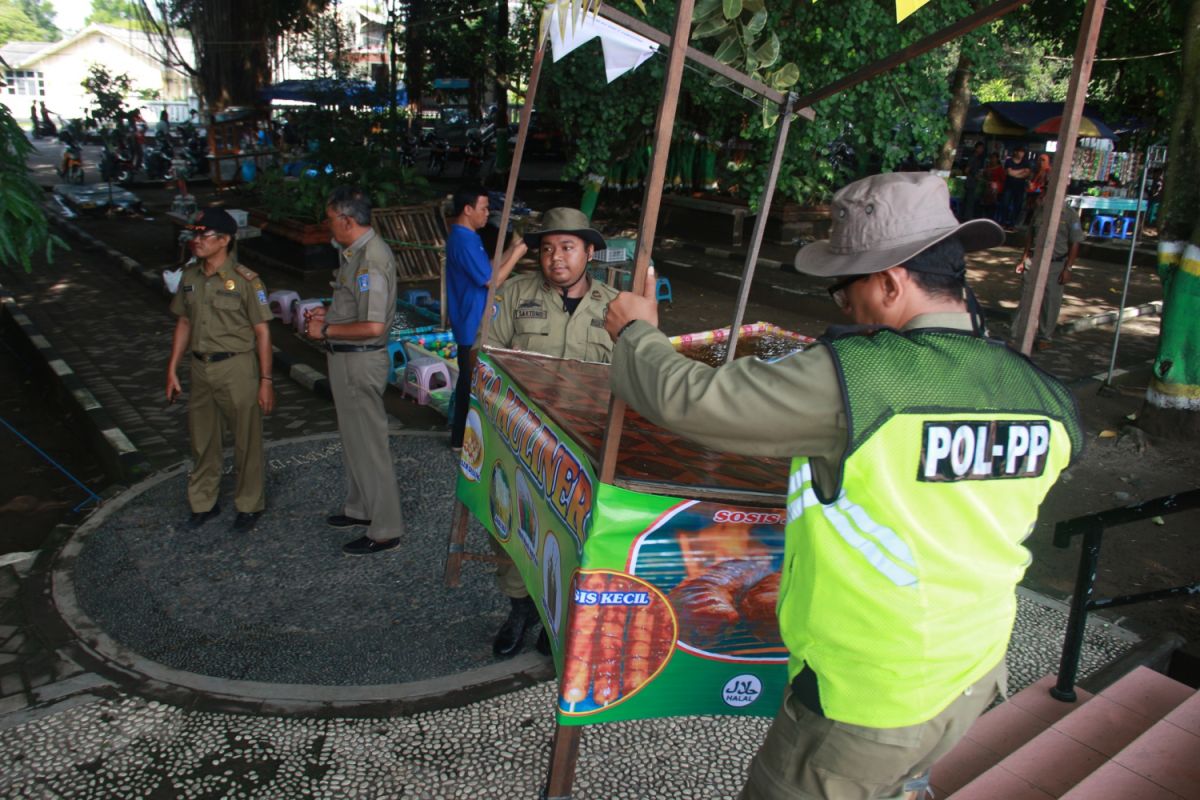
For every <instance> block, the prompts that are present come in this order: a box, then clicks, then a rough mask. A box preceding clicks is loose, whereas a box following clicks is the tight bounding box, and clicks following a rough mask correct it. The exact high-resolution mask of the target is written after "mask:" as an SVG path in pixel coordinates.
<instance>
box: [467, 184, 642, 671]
mask: <svg viewBox="0 0 1200 800" xmlns="http://www.w3.org/2000/svg"><path fill="white" fill-rule="evenodd" d="M525 244H526V246H528V248H529V249H530V250H531V251H532V252H535V253H537V254H538V261H539V262H540V264H541V267H542V272H541V274H540V275H539V274H537V273H526V274H524V275H517V276H514V277H511V278H509V279H508V280H507V281H505V283H504V286H503V287H502V288H501V289H499V290H498V291H497V293H496V305H495V308H494V310H493V314H494V317H493V319H492V322H491V326H490V327H489V328H488V336H487V344H488V345H489V346H491V347H505V348H511V349H513V350H528V351H530V352H533V353H541V354H543V355H548V356H555V357H556V358H571V359H577V360H580V361H599V362H604V363H607V362H608V360H609V357H610V355H611V354H612V340H611V339H610V338H609V336H608V333H607V332H606V331H605V330H604V309H605V308H606V306H607V305H608V302H609V301H610V300H612V299H614V298H615V297H616V296H617V294H618V292H617V290H616V289H614V288H612V287H611V286H608V285H607V284H604V283H600V282H598V281H593V280H592V279H591V276H589V275H588V272H587V265H588V261H589V260H590V259H591V257H592V253H593V252H595V251H596V249H598V248H599V249H603V248H604V246H605V242H604V237H603V236H601V235H600V232H599V231H597V230H596V229H594V228H592V227H591V226H590V225H589V224H588V218H587V216H586V215H584V213H583V212H582V211H578V210H577V209H574V208H553V209H550V210H549V211H547V212H546V215H545V216H544V217H543V218H542V225H541V228H540V229H539V230H538V231H536V232H534V233H528V234H526V235H525ZM485 313H486V311H485ZM489 542H490V543H491V545H492V550H493V551H494V552H495V553H496V555H498V556H501V560H500V562H499V563H498V564H497V565H496V583H497V585H498V586H499V588H500V592H501V593H502V594H504V595H505V596H506V597H508V598H509V600H510V601H511V602H512V610H511V611H510V612H509V615H508V619H506V620H505V621H504V624H503V625H502V626H501V627H500V630H499V632H497V634H496V638H495V640H494V641H493V642H492V651H493V652H494V653H495V654H496V655H498V656H501V657H508V656H512V655H516V654H517V653H518V652H520V651H521V648H522V647H523V646H524V644H525V631H526V630H527V629H528V627H529V626H530V625H532V624H533V623H534V622H535V621H536V620H537V608H536V607H535V606H534V603H533V600H531V599H530V597H529V590H528V589H526V588H525V583H524V582H523V581H522V580H521V575H520V573H519V572H518V571H517V569H516V566H515V565H514V564H513V562H512V560H511V559H510V558H508V555H507V554H506V553H505V552H504V548H502V547H501V546H500V545H499V543H497V542H496V540H495V539H492V538H490V537H489ZM542 635H543V636H544V635H545V634H544V632H543V634H542ZM538 647H539V649H542V650H544V652H549V649H548V648H549V645H548V644H545V645H543V642H542V640H541V639H539V641H538Z"/></svg>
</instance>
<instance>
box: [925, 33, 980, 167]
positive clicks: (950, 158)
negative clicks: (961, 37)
mask: <svg viewBox="0 0 1200 800" xmlns="http://www.w3.org/2000/svg"><path fill="white" fill-rule="evenodd" d="M970 105H971V57H970V56H969V55H967V48H966V47H964V46H962V45H961V44H960V46H959V49H958V66H957V67H956V68H955V70H954V81H953V83H952V84H951V86H950V108H949V110H948V111H947V112H946V140H945V141H944V142H942V147H941V149H940V150H939V151H938V157H937V160H936V161H935V162H934V165H933V168H934V169H944V170H948V169H950V168H951V167H953V166H954V154H955V152H957V151H958V140H959V139H961V138H962V129H963V124H964V123H965V122H966V121H967V108H968V107H969V106H970Z"/></svg>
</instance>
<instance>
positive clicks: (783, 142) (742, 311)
mask: <svg viewBox="0 0 1200 800" xmlns="http://www.w3.org/2000/svg"><path fill="white" fill-rule="evenodd" d="M795 99H796V98H795V97H794V96H793V95H791V94H789V95H788V96H787V97H786V98H784V101H783V103H782V104H781V105H780V108H779V110H780V112H781V114H782V116H781V117H780V120H779V132H778V133H776V134H775V150H774V151H773V152H772V153H771V166H770V167H769V168H768V169H767V182H766V183H765V184H763V190H762V197H761V199H760V200H759V202H758V216H757V217H755V218H754V233H753V234H752V235H751V236H750V249H749V250H748V251H747V252H746V264H745V266H744V267H742V285H741V286H739V287H738V298H737V308H735V309H734V312H733V327H732V328H730V329H729V352H727V353H726V354H725V363H726V364H729V363H731V362H732V361H733V357H734V351H735V350H736V349H737V340H738V331H739V330H740V329H741V327H742V319H743V318H744V317H745V315H746V301H747V300H748V299H749V298H750V285H751V284H752V283H753V282H754V268H755V267H757V266H758V251H759V249H761V248H762V240H763V234H765V233H766V231H767V215H768V214H770V213H771V200H772V198H774V196H775V183H776V182H777V181H778V180H779V168H780V165H781V164H782V163H783V151H784V149H785V148H786V147H787V138H788V130H789V129H790V128H791V126H792V112H791V110H790V108H791V105H792V103H794V102H795Z"/></svg>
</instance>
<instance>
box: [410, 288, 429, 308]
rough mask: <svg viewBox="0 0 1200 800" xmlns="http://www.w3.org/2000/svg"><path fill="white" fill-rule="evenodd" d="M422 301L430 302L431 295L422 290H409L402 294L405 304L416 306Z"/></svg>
mask: <svg viewBox="0 0 1200 800" xmlns="http://www.w3.org/2000/svg"><path fill="white" fill-rule="evenodd" d="M422 300H427V301H432V300H433V295H431V294H430V293H429V292H427V291H425V290H424V289H409V290H408V291H407V292H405V293H404V302H406V303H410V304H412V305H414V306H418V305H420V304H421V301H422Z"/></svg>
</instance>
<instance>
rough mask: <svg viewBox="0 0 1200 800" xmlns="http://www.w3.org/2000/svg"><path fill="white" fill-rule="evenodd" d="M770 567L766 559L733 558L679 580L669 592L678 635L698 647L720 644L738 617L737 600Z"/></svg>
mask: <svg viewBox="0 0 1200 800" xmlns="http://www.w3.org/2000/svg"><path fill="white" fill-rule="evenodd" d="M770 571H771V566H770V564H769V563H768V562H767V561H765V560H762V559H744V558H734V559H729V560H727V561H720V562H718V563H716V564H714V565H713V566H712V567H710V568H709V569H708V570H707V571H705V572H703V573H701V574H700V575H697V576H696V577H694V578H688V579H687V580H685V581H683V582H682V583H680V584H679V585H678V586H676V587H675V588H674V589H673V590H672V591H671V594H670V600H671V605H672V607H673V608H674V609H675V613H676V614H677V615H678V616H679V638H680V639H682V640H684V641H686V642H688V643H689V644H693V645H695V646H697V647H710V646H713V645H716V644H720V642H721V641H722V640H723V639H724V638H725V637H726V636H727V635H728V634H729V632H730V631H731V630H733V628H734V626H736V625H737V624H738V622H739V621H740V620H741V618H742V612H741V611H740V610H739V603H741V601H742V599H743V597H744V596H745V595H746V593H747V591H748V590H749V589H750V588H751V587H753V586H754V585H755V584H756V583H758V582H759V581H761V580H762V579H763V578H765V577H766V576H767V574H768V573H769V572H770ZM776 592H778V588H777V589H776ZM774 613H775V609H774V606H772V607H771V614H772V616H773V615H774Z"/></svg>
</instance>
